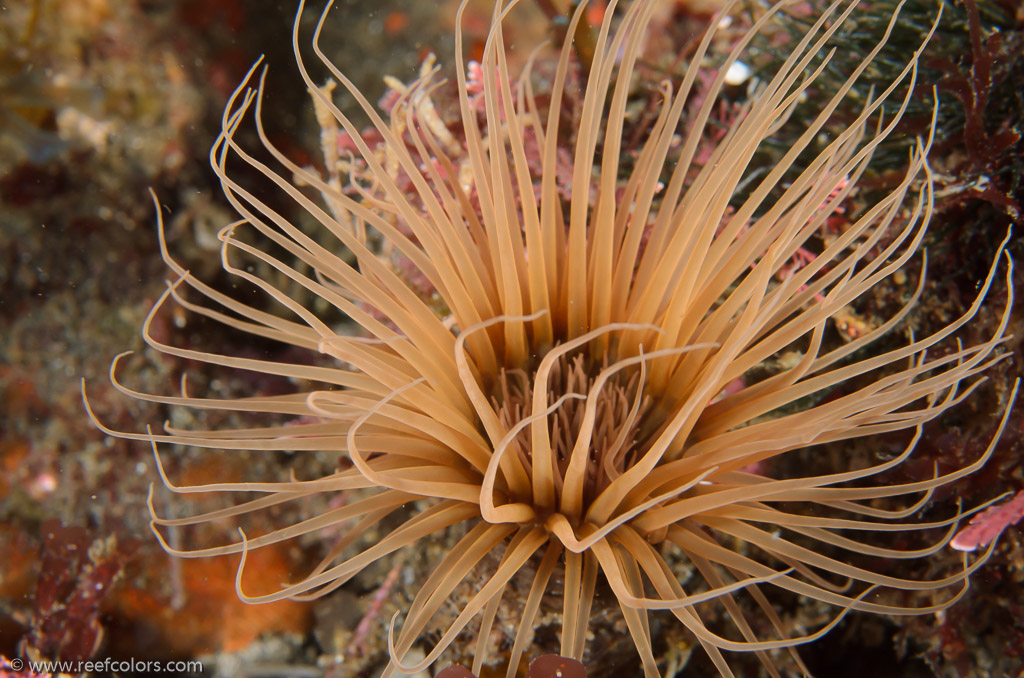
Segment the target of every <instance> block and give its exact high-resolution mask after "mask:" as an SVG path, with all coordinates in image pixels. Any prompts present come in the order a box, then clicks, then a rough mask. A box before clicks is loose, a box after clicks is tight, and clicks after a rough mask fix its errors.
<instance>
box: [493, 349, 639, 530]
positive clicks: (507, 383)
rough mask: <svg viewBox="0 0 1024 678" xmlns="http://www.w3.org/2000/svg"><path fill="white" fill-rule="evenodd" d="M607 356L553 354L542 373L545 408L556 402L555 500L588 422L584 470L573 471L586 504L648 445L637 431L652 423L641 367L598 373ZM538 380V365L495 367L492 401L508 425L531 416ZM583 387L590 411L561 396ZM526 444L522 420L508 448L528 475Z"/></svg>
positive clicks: (528, 436)
mask: <svg viewBox="0 0 1024 678" xmlns="http://www.w3.org/2000/svg"><path fill="white" fill-rule="evenodd" d="M611 360H612V359H611V358H610V357H609V356H608V355H607V354H604V355H602V356H601V357H593V356H591V355H590V354H589V353H587V352H585V351H576V352H571V353H566V354H562V355H559V356H558V358H557V359H556V360H555V361H554V363H553V364H552V367H551V370H550V372H549V373H547V375H546V378H547V383H546V388H545V389H544V390H545V391H546V393H547V396H546V399H545V400H544V401H543V406H544V409H545V410H548V409H550V408H552V406H554V405H555V404H556V402H558V401H559V400H560V399H561V401H562V402H561V403H560V404H559V406H558V407H557V408H555V410H554V412H553V413H552V414H551V415H550V416H548V417H547V419H546V427H547V436H548V439H549V440H550V444H551V449H552V455H551V457H550V464H551V466H552V474H553V476H554V479H555V501H556V502H557V503H560V500H561V493H562V489H563V487H564V486H565V478H566V474H567V473H569V472H570V459H571V457H572V454H573V450H574V448H575V447H576V444H577V441H579V440H580V439H581V438H582V437H583V436H582V433H583V427H584V426H589V427H590V431H589V432H588V436H587V437H588V438H589V444H588V446H587V449H586V451H585V454H586V461H585V464H584V465H583V468H582V470H580V471H575V472H577V473H581V474H582V476H583V477H582V485H583V486H582V495H583V506H584V510H585V509H586V507H589V506H590V505H591V504H592V502H593V501H594V499H596V497H597V496H598V495H599V494H600V493H601V492H602V491H603V490H604V489H606V488H607V487H608V485H609V484H610V483H611V482H612V481H613V480H615V479H616V478H618V477H619V476H621V475H622V473H623V472H624V471H626V470H627V469H629V468H631V467H632V466H633V465H634V464H635V463H636V461H637V460H638V459H639V457H640V456H642V455H643V453H644V452H645V451H646V448H647V446H648V445H649V443H650V434H647V435H641V430H642V429H644V430H650V429H651V427H652V426H654V422H652V421H649V420H647V419H645V417H647V416H648V415H649V414H650V413H651V411H652V408H651V403H652V398H653V397H655V396H653V395H652V394H651V393H645V392H644V377H645V374H644V372H645V370H644V369H643V368H642V367H636V366H631V367H629V368H625V369H622V370H621V371H616V372H614V373H613V374H612V375H611V376H610V377H608V378H606V379H602V377H601V375H602V374H607V369H608V368H609V367H610V361H611ZM536 379H537V367H536V366H534V367H533V368H532V369H529V368H527V369H504V368H503V369H502V370H501V372H500V374H499V376H498V379H497V383H496V385H495V388H494V392H493V394H492V396H491V403H492V405H493V407H494V409H495V412H496V413H497V415H498V419H499V421H500V422H501V424H502V426H504V427H505V429H506V430H511V429H513V428H515V427H516V426H517V425H518V424H519V423H520V422H523V421H524V420H526V419H528V418H529V416H530V412H531V411H533V408H534V399H535V381H536ZM589 393H593V394H594V395H593V398H594V401H593V403H592V404H591V405H590V407H592V408H593V415H590V416H588V414H587V409H588V405H587V402H588V400H585V399H578V398H569V399H565V398H562V396H564V395H566V394H578V395H580V396H586V395H587V394H589ZM532 449H533V430H532V427H530V426H526V427H524V428H522V430H521V432H520V433H519V434H518V435H517V436H516V437H515V438H514V439H513V440H512V441H511V443H510V449H509V451H508V454H510V455H513V456H514V457H516V458H517V459H518V460H519V461H520V463H521V464H522V465H523V467H524V468H525V469H526V470H527V472H528V473H532V464H533V455H532ZM511 498H512V499H514V500H516V501H532V499H533V497H532V496H530V497H517V496H512V497H511ZM542 517H544V516H543V514H542Z"/></svg>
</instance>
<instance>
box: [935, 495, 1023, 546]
mask: <svg viewBox="0 0 1024 678" xmlns="http://www.w3.org/2000/svg"><path fill="white" fill-rule="evenodd" d="M1021 518H1024V490H1021V491H1020V492H1018V493H1017V494H1016V495H1015V496H1014V498H1013V499H1011V500H1010V501H1008V502H1005V503H1002V504H999V505H998V506H992V507H991V508H988V509H985V510H984V511H982V512H981V513H979V514H978V515H976V516H974V517H973V518H971V522H970V523H968V525H967V527H965V528H964V529H962V530H960V532H959V533H958V534H957V535H956V536H955V537H953V541H951V542H950V543H949V544H950V546H952V547H953V548H955V549H956V550H958V551H973V550H975V549H977V548H978V547H979V546H985V545H986V544H988V543H989V542H991V541H992V540H994V539H995V538H997V537H998V536H999V535H1001V534H1002V533H1003V530H1005V529H1006V528H1008V527H1009V526H1010V525H1015V524H1017V523H1018V522H1020V519H1021Z"/></svg>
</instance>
